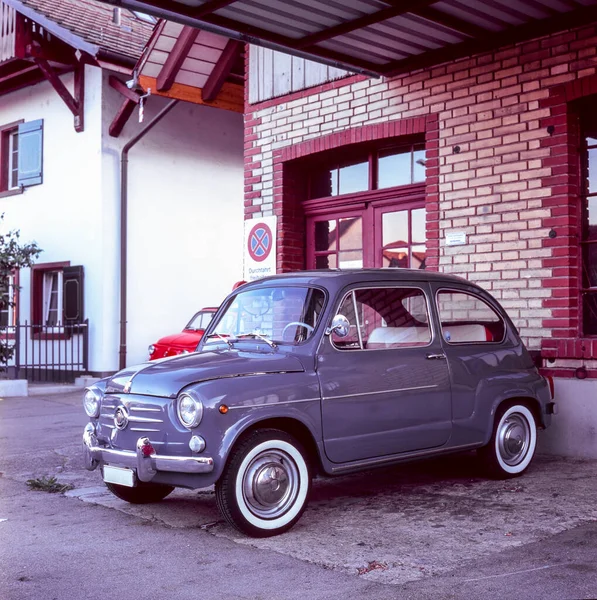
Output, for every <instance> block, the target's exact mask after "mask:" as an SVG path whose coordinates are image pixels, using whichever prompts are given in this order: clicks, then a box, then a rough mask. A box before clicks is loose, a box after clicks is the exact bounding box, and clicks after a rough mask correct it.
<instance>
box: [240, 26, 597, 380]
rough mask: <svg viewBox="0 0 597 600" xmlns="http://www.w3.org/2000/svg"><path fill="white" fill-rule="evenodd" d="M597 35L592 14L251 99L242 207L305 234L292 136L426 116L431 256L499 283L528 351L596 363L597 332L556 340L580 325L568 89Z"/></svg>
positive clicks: (282, 256)
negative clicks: (432, 60)
mask: <svg viewBox="0 0 597 600" xmlns="http://www.w3.org/2000/svg"><path fill="white" fill-rule="evenodd" d="M596 46H597V26H596V25H595V24H592V25H590V26H586V27H582V28H579V29H576V30H573V31H569V32H565V33H561V34H558V35H552V36H548V37H545V38H541V39H538V40H533V41H529V42H525V43H521V44H518V45H515V46H509V47H507V48H504V49H501V50H499V51H495V52H491V53H485V54H481V55H478V56H476V57H474V58H471V59H467V60H460V61H456V62H453V63H449V64H446V65H442V66H439V67H437V68H434V69H430V70H425V71H420V72H416V73H413V74H410V75H408V76H401V77H397V78H395V79H391V80H383V79H379V80H375V79H365V78H363V77H360V76H359V77H351V78H349V79H348V80H344V81H342V82H334V83H332V84H326V85H323V86H319V87H317V88H312V89H311V90H307V91H306V92H303V93H299V94H293V95H289V96H286V97H283V98H282V99H277V100H273V101H269V102H267V103H262V104H260V105H253V106H251V105H247V107H246V115H245V141H246V143H245V168H246V171H245V211H246V213H245V216H246V218H253V217H255V216H260V215H270V214H274V213H276V214H278V215H280V216H281V217H282V223H283V224H284V226H283V228H282V229H281V230H280V233H281V234H282V235H283V236H293V235H295V236H298V237H300V236H303V237H304V232H303V231H302V230H301V227H302V224H301V219H300V213H299V212H298V211H297V209H296V206H295V205H296V202H295V201H294V200H292V202H291V204H292V205H289V206H285V204H284V203H285V202H286V200H285V198H286V196H284V192H283V188H284V186H288V187H290V185H289V181H287V180H285V178H284V173H285V171H284V165H285V164H286V162H285V161H287V160H288V159H289V157H290V156H291V153H292V150H290V147H291V146H297V145H303V146H304V144H305V143H306V142H308V141H309V140H316V139H319V140H323V141H322V142H320V144H321V146H320V147H321V148H322V149H323V148H325V147H326V142H325V140H329V139H332V138H333V137H337V136H338V134H339V133H340V132H345V134H346V139H348V140H355V139H357V137H358V136H357V134H356V133H353V131H354V132H356V131H358V130H360V129H362V128H363V127H365V126H375V125H378V126H382V127H383V126H386V127H387V124H388V123H395V122H412V121H414V120H417V119H419V118H420V117H425V121H426V123H427V124H430V125H429V127H427V128H426V130H425V131H426V136H427V150H428V158H429V159H430V161H428V163H427V176H428V180H427V201H428V204H427V219H428V222H427V235H428V239H429V241H430V253H431V264H433V260H435V261H436V264H437V265H438V266H439V269H440V270H442V271H444V272H447V273H455V274H459V275H462V276H465V277H467V278H468V279H470V280H472V281H474V282H476V283H478V284H480V285H481V286H483V287H484V288H486V289H488V290H490V291H491V292H492V294H493V295H494V296H495V297H497V298H498V299H499V300H500V301H501V303H502V304H503V306H504V307H505V308H506V310H507V311H508V313H509V314H510V315H511V317H512V319H513V321H514V322H515V323H516V325H517V326H518V327H519V329H520V331H521V334H522V335H523V338H524V339H525V341H526V342H527V344H528V346H529V347H530V348H532V349H539V348H541V346H542V340H543V348H544V352H545V355H546V358H549V359H550V361H551V362H550V365H549V366H550V367H551V368H553V369H558V368H569V367H575V366H578V365H580V364H581V362H580V361H581V360H583V359H584V364H586V365H587V368H588V369H589V370H591V369H597V361H592V360H590V359H591V358H592V357H594V356H595V357H597V344H595V342H592V341H591V340H588V349H587V345H586V343H585V350H584V351H583V352H584V353H581V352H580V351H579V352H576V347H574V350H575V351H574V352H569V351H568V350H572V346H571V347H570V348H569V347H568V345H567V344H566V343H564V344H563V346H562V345H558V342H553V340H571V339H574V338H575V337H576V332H577V330H578V275H579V273H578V248H577V244H576V239H577V238H575V237H574V236H576V235H577V234H578V231H577V229H575V228H577V227H578V217H579V205H578V182H577V181H575V180H574V177H573V176H572V171H573V168H574V161H575V156H574V153H575V152H576V151H577V150H576V148H572V147H571V145H573V144H572V142H571V139H572V138H571V135H572V133H573V114H572V113H571V112H570V109H569V106H570V105H569V100H570V98H572V96H574V97H575V98H578V97H580V96H582V95H586V93H595V92H591V91H590V90H591V89H592V87H591V85H585V86H584V87H583V85H582V83H579V81H580V82H583V81H584V82H587V81H593V80H594V79H595V76H596V67H597V48H596ZM567 94H568V95H569V98H568V97H567ZM550 125H551V126H553V127H554V129H553V130H552V129H551V128H550V129H548V126H550ZM429 131H435V133H432V134H429ZM434 136H435V138H434ZM280 190H281V191H280ZM288 193H290V192H288ZM280 194H282V196H283V197H284V201H283V202H282V201H281V199H280V198H281V196H280ZM276 198H278V201H277V202H276ZM284 210H286V211H287V212H288V213H289V214H290V216H285V215H284V213H283V211H284ZM293 222H294V225H293V224H292V223H293ZM552 229H554V230H555V231H556V237H555V238H550V237H549V232H550V231H551V230H552ZM451 230H459V231H466V233H467V235H468V240H467V241H468V243H467V245H465V246H454V247H446V246H445V234H446V232H448V231H451ZM552 235H553V234H552ZM278 259H279V262H278V268H279V269H283V268H288V267H294V268H300V266H301V265H300V264H299V263H300V260H298V259H292V258H291V257H290V253H289V252H288V251H286V250H285V249H284V248H282V251H280V248H279V256H278ZM550 340H551V341H550ZM591 344H595V345H593V346H592V345H591ZM581 354H582V355H581ZM587 359H589V360H588V362H587Z"/></svg>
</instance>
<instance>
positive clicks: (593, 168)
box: [589, 148, 597, 194]
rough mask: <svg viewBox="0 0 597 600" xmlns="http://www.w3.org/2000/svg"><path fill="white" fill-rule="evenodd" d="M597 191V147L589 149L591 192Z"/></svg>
mask: <svg viewBox="0 0 597 600" xmlns="http://www.w3.org/2000/svg"><path fill="white" fill-rule="evenodd" d="M594 192H597V148H592V149H591V150H589V194H593V193H594Z"/></svg>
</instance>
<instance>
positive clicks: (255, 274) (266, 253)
mask: <svg viewBox="0 0 597 600" xmlns="http://www.w3.org/2000/svg"><path fill="white" fill-rule="evenodd" d="M276 224H277V218H276V217H260V218H258V219H251V220H250V221H245V256H244V279H245V281H255V280H256V279H260V278H261V277H267V276H268V275H275V274H276Z"/></svg>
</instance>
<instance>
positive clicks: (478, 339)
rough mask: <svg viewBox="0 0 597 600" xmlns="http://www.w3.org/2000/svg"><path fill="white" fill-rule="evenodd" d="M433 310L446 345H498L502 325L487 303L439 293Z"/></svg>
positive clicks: (460, 294)
mask: <svg viewBox="0 0 597 600" xmlns="http://www.w3.org/2000/svg"><path fill="white" fill-rule="evenodd" d="M437 309H438V312H439V319H440V324H441V329H442V337H443V338H444V340H445V341H446V342H448V343H449V344H487V343H496V342H501V341H502V340H503V339H504V336H505V334H506V324H505V323H504V320H503V319H502V317H500V315H499V314H498V313H497V312H496V311H495V310H494V309H493V308H492V307H491V306H489V304H487V302H485V301H484V300H482V299H481V298H479V297H478V296H475V295H473V294H470V293H467V292H460V291H458V292H457V291H453V290H440V291H439V292H438V294H437Z"/></svg>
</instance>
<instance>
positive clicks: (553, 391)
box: [545, 375, 556, 400]
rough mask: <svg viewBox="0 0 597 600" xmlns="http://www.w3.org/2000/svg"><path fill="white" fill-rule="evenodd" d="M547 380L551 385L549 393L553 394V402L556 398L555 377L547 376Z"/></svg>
mask: <svg viewBox="0 0 597 600" xmlns="http://www.w3.org/2000/svg"><path fill="white" fill-rule="evenodd" d="M545 379H547V383H548V384H549V393H550V394H551V399H552V400H553V399H554V398H555V397H556V389H555V385H554V382H553V377H552V376H551V375H547V377H545Z"/></svg>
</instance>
